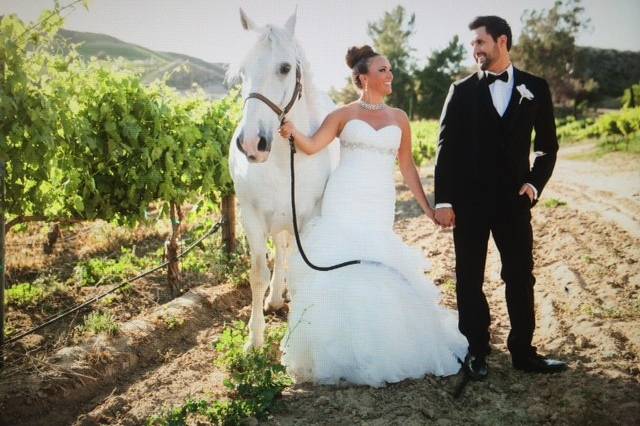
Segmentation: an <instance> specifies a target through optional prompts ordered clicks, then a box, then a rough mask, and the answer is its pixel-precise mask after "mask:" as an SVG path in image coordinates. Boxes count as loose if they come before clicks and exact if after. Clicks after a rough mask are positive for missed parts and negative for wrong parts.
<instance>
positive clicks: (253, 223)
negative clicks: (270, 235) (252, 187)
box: [243, 212, 269, 350]
mask: <svg viewBox="0 0 640 426" xmlns="http://www.w3.org/2000/svg"><path fill="white" fill-rule="evenodd" d="M250 216H252V215H251V214H249V212H247V214H245V215H244V220H243V226H244V229H245V232H246V234H247V240H248V241H249V249H250V251H251V272H250V277H249V281H250V282H251V318H249V340H248V342H247V344H246V345H245V349H246V350H249V349H251V348H257V347H260V346H262V344H263V343H264V328H265V322H264V312H263V311H262V301H263V299H264V294H265V292H266V291H267V285H268V283H269V268H268V267H267V258H266V255H267V238H266V232H265V230H264V229H263V226H262V225H261V223H260V221H259V220H257V219H256V218H255V217H250Z"/></svg>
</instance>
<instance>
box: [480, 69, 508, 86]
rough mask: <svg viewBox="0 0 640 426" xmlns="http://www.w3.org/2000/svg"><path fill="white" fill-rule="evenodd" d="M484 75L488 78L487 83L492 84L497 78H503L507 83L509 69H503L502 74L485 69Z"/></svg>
mask: <svg viewBox="0 0 640 426" xmlns="http://www.w3.org/2000/svg"><path fill="white" fill-rule="evenodd" d="M484 75H485V77H486V79H487V84H492V83H493V82H494V81H496V80H502V81H504V82H505V83H506V82H507V81H509V73H508V72H507V71H503V72H502V74H493V73H490V72H488V71H485V73H484Z"/></svg>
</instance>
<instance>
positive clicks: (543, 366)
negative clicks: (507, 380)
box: [511, 353, 567, 373]
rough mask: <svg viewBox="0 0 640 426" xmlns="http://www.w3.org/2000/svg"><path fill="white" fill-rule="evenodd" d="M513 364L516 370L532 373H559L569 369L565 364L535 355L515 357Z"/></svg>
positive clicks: (512, 359)
mask: <svg viewBox="0 0 640 426" xmlns="http://www.w3.org/2000/svg"><path fill="white" fill-rule="evenodd" d="M511 363H512V364H513V368H515V369H516V370H522V371H527V372H530V373H559V372H561V371H564V370H566V369H567V364H566V363H565V362H563V361H559V360H556V359H550V358H545V357H543V356H542V355H538V354H535V353H534V354H530V355H526V356H513V357H512V358H511Z"/></svg>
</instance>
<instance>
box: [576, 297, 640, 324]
mask: <svg viewBox="0 0 640 426" xmlns="http://www.w3.org/2000/svg"><path fill="white" fill-rule="evenodd" d="M580 312H582V313H583V314H585V315H588V316H590V317H592V318H598V319H616V320H625V319H633V318H640V299H638V300H635V301H624V302H623V304H622V305H621V306H616V307H604V306H595V305H591V304H583V305H582V306H581V307H580Z"/></svg>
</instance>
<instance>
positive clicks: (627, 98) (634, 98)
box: [622, 83, 640, 108]
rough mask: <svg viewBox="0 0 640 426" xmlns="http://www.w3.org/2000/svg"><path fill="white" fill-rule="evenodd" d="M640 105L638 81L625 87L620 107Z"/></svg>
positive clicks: (639, 84)
mask: <svg viewBox="0 0 640 426" xmlns="http://www.w3.org/2000/svg"><path fill="white" fill-rule="evenodd" d="M639 106H640V83H638V84H634V85H632V86H631V87H629V88H628V89H625V91H624V94H623V95H622V108H636V107H639Z"/></svg>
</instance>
